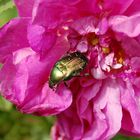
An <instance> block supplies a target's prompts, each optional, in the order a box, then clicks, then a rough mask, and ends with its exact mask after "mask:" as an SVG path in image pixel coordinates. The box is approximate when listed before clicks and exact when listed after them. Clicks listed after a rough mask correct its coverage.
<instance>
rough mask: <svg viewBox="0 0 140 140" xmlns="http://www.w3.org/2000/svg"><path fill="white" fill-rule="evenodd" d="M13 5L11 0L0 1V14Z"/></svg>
mask: <svg viewBox="0 0 140 140" xmlns="http://www.w3.org/2000/svg"><path fill="white" fill-rule="evenodd" d="M14 6H15V5H14V3H13V1H12V0H10V1H7V2H6V3H4V2H3V4H2V2H1V4H0V14H1V13H3V12H4V11H6V10H8V9H9V8H13V7H14Z"/></svg>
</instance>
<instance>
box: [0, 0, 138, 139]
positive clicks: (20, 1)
mask: <svg viewBox="0 0 140 140" xmlns="http://www.w3.org/2000/svg"><path fill="white" fill-rule="evenodd" d="M15 3H16V6H17V8H18V12H19V15H20V17H18V18H16V19H13V20H11V21H10V22H9V23H8V24H7V25H5V26H4V27H3V28H2V29H1V30H0V62H1V63H2V64H3V67H2V69H1V70H0V81H1V83H0V90H1V92H2V95H3V96H4V97H5V98H6V99H8V100H10V101H11V102H13V103H14V104H15V105H16V106H17V108H18V109H19V110H20V111H22V112H25V113H33V114H36V115H44V116H47V115H52V114H57V115H56V116H57V118H58V119H57V122H56V124H55V125H54V127H53V128H52V137H53V139H54V140H58V139H59V138H61V139H64V140H81V139H82V140H108V139H111V138H112V137H113V136H114V135H116V134H117V133H118V132H120V133H124V134H128V135H133V136H140V125H139V124H140V43H139V42H140V35H139V34H140V6H139V1H138V0H127V1H126V2H125V1H121V0H118V1H113V0H112V1H107V0H104V1H101V0H92V1H90V0H67V1H66V0H37V1H35V0H26V1H25V0H15ZM76 51H79V52H81V53H82V54H83V55H85V56H86V57H87V58H88V60H89V62H88V65H87V67H86V69H85V70H84V71H82V73H83V74H84V73H89V76H83V77H73V78H72V79H71V80H69V81H68V82H67V84H68V87H66V86H65V85H64V83H63V82H61V84H59V86H58V87H57V88H56V89H55V90H53V89H51V88H49V86H48V79H49V75H50V72H51V70H52V68H53V65H54V64H55V63H56V62H57V61H58V60H59V59H60V58H61V57H63V56H64V55H66V54H67V52H68V53H71V52H76Z"/></svg>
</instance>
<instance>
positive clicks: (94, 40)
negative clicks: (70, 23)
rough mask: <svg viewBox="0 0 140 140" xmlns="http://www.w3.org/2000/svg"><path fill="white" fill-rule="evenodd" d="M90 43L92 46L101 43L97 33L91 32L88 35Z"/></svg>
mask: <svg viewBox="0 0 140 140" xmlns="http://www.w3.org/2000/svg"><path fill="white" fill-rule="evenodd" d="M87 41H88V44H89V45H91V46H96V45H97V44H98V43H99V38H98V37H97V36H96V35H95V33H89V34H88V35H87Z"/></svg>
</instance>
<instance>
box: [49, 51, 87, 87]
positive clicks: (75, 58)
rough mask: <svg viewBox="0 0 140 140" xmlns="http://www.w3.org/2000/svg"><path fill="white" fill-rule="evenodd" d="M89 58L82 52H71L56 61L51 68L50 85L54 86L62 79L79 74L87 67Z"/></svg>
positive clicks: (68, 78) (65, 79)
mask: <svg viewBox="0 0 140 140" xmlns="http://www.w3.org/2000/svg"><path fill="white" fill-rule="evenodd" d="M87 63H88V59H87V58H86V57H85V56H84V55H83V54H82V53H80V52H74V53H70V54H68V55H66V56H64V57H62V58H61V59H60V60H58V61H57V62H56V64H55V65H54V67H53V69H52V70H51V73H50V77H49V86H50V88H53V87H54V86H55V85H57V84H59V83H60V82H62V81H67V80H70V79H71V78H72V77H74V76H78V75H79V74H80V72H81V71H82V70H83V69H84V68H85V67H86V65H87Z"/></svg>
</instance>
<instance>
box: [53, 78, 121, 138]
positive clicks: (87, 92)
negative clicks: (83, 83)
mask: <svg viewBox="0 0 140 140" xmlns="http://www.w3.org/2000/svg"><path fill="white" fill-rule="evenodd" d="M114 108H115V109H114ZM73 116H74V117H73ZM116 118H117V119H116ZM121 119H122V108H121V103H120V91H119V88H118V83H117V82H116V81H115V80H111V79H108V80H106V81H104V82H103V83H101V82H98V83H95V84H94V86H93V85H92V86H90V87H86V88H84V89H83V90H81V92H80V93H79V95H78V97H77V99H76V104H75V103H73V104H72V105H71V107H70V108H69V109H67V110H66V111H64V112H63V113H61V114H60V115H58V122H57V129H56V130H59V135H58V138H59V136H60V137H63V136H64V137H65V138H66V139H72V140H75V139H82V140H91V139H96V140H101V139H102V140H108V139H110V138H112V137H113V136H114V135H115V134H116V133H117V132H118V131H119V130H120V128H121ZM63 131H64V132H65V135H63ZM55 134H56V133H55Z"/></svg>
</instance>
